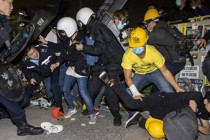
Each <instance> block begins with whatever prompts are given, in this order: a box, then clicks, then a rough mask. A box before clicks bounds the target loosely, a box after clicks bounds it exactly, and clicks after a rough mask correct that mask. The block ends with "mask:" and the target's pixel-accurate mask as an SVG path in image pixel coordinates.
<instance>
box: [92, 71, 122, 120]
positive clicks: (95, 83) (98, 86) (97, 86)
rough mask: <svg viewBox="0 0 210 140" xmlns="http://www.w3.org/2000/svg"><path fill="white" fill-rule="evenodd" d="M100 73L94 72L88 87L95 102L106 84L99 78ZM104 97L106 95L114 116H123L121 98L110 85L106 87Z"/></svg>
mask: <svg viewBox="0 0 210 140" xmlns="http://www.w3.org/2000/svg"><path fill="white" fill-rule="evenodd" d="M99 74H100V73H98V74H93V75H92V77H91V78H90V79H89V81H88V89H89V92H90V96H91V98H92V101H93V103H94V101H95V98H96V97H97V95H98V94H99V93H100V91H101V90H102V87H103V86H104V83H103V82H102V81H101V80H100V79H99ZM104 97H105V101H106V103H107V105H108V107H109V108H110V111H111V113H112V115H113V117H117V118H121V115H120V113H119V111H120V106H119V101H120V98H119V97H118V96H117V95H116V94H114V92H113V91H112V90H111V89H110V87H108V86H106V87H105V94H104Z"/></svg>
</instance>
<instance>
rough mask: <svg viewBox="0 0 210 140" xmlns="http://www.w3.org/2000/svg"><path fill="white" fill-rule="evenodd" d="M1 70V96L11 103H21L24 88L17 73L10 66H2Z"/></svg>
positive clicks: (0, 66)
mask: <svg viewBox="0 0 210 140" xmlns="http://www.w3.org/2000/svg"><path fill="white" fill-rule="evenodd" d="M0 69H1V70H0V94H1V95H2V96H4V97H5V98H6V99H8V100H10V101H13V102H19V101H21V100H22V99H23V97H24V88H23V85H22V82H21V80H20V77H19V76H18V73H17V71H16V70H15V69H14V68H13V67H12V65H10V64H5V65H0Z"/></svg>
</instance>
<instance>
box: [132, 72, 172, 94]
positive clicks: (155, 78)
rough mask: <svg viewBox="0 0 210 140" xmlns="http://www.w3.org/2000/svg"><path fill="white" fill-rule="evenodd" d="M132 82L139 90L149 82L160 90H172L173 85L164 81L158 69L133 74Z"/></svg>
mask: <svg viewBox="0 0 210 140" xmlns="http://www.w3.org/2000/svg"><path fill="white" fill-rule="evenodd" d="M133 83H134V85H135V86H136V88H137V89H138V90H139V91H141V90H142V89H143V88H144V87H145V86H147V85H149V84H150V83H153V84H155V85H156V86H157V88H158V89H159V91H160V92H163V91H164V92H174V90H173V87H172V86H171V85H170V84H169V83H168V82H167V81H166V79H165V78H164V77H163V75H162V74H161V72H160V71H159V70H156V71H154V72H151V73H148V74H134V76H133Z"/></svg>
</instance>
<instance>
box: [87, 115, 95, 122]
mask: <svg viewBox="0 0 210 140" xmlns="http://www.w3.org/2000/svg"><path fill="white" fill-rule="evenodd" d="M88 123H89V124H95V123H96V118H95V115H90V120H89V122H88Z"/></svg>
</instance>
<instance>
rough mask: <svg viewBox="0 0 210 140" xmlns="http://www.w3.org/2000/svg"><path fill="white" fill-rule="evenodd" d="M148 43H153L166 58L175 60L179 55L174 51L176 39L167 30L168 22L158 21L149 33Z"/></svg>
mask: <svg viewBox="0 0 210 140" xmlns="http://www.w3.org/2000/svg"><path fill="white" fill-rule="evenodd" d="M148 44H151V45H154V46H155V47H156V48H157V50H158V51H159V52H160V53H161V54H162V55H163V57H164V58H165V59H166V60H171V61H177V60H179V59H180V58H181V57H180V55H179V53H177V52H176V51H175V47H176V44H177V41H176V39H175V38H174V37H173V35H172V34H171V33H170V32H169V27H168V24H167V23H166V22H165V21H160V22H158V23H157V25H156V26H155V27H154V28H153V31H152V32H150V33H149V40H148Z"/></svg>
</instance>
